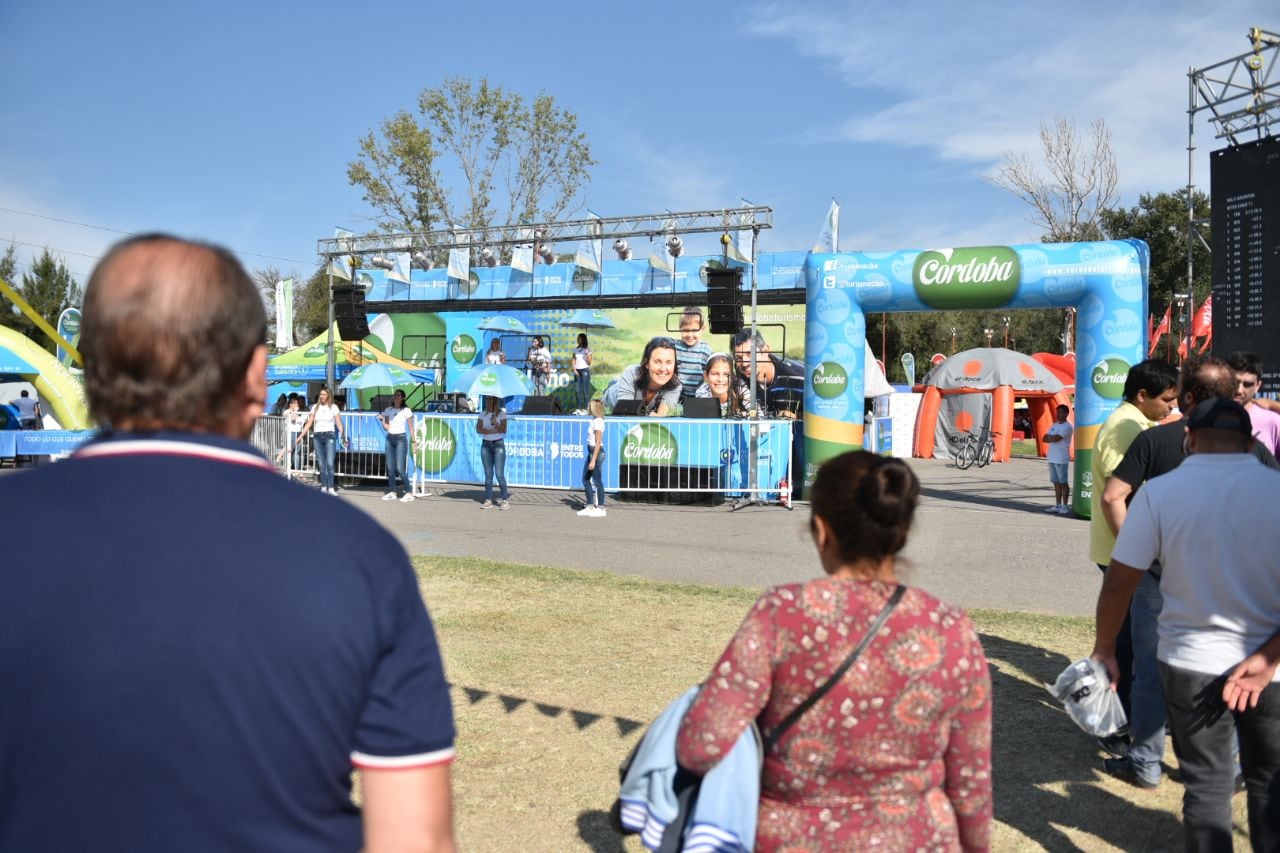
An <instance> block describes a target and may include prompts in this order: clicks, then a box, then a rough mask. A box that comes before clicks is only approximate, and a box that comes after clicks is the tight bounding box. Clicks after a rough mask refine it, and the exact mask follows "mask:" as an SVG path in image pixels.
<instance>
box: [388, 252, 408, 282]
mask: <svg viewBox="0 0 1280 853" xmlns="http://www.w3.org/2000/svg"><path fill="white" fill-rule="evenodd" d="M391 263H392V264H394V266H393V267H391V269H389V270H387V280H388V281H401V282H404V283H405V284H408V283H409V253H408V252H396V253H395V254H393V255H392V256H391Z"/></svg>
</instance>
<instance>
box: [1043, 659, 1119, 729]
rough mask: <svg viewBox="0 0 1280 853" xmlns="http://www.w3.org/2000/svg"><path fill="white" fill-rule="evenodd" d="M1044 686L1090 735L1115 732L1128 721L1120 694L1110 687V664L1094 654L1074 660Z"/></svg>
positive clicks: (1073, 719)
mask: <svg viewBox="0 0 1280 853" xmlns="http://www.w3.org/2000/svg"><path fill="white" fill-rule="evenodd" d="M1045 687H1046V688H1048V690H1049V692H1050V693H1052V694H1053V695H1054V696H1056V697H1057V698H1058V700H1059V701H1060V702H1062V704H1063V706H1064V707H1065V708H1066V709H1067V714H1068V715H1069V716H1070V717H1071V719H1072V721H1073V722H1075V724H1076V725H1077V726H1079V727H1080V728H1082V729H1084V730H1085V731H1086V732H1088V733H1089V734H1091V735H1095V736H1097V737H1106V736H1107V735H1113V734H1115V733H1116V732H1118V731H1120V730H1121V729H1123V728H1124V727H1125V726H1126V725H1128V723H1129V721H1128V720H1127V719H1125V716H1124V708H1123V707H1121V705H1120V697H1119V696H1118V695H1116V692H1115V691H1114V690H1112V689H1111V680H1110V679H1109V678H1108V677H1107V668H1106V667H1104V666H1103V665H1102V664H1101V663H1100V662H1098V661H1096V660H1094V659H1093V658H1085V659H1084V660H1078V661H1076V662H1075V663H1073V664H1071V666H1069V667H1067V668H1066V669H1064V670H1063V671H1062V674H1061V675H1059V676H1058V680H1057V681H1055V682H1054V683H1053V685H1052V686H1051V685H1048V684H1046V685H1045Z"/></svg>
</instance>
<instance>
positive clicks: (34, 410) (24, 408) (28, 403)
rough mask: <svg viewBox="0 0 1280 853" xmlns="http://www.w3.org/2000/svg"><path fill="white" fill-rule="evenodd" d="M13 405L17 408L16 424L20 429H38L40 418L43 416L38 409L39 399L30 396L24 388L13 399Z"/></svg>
mask: <svg viewBox="0 0 1280 853" xmlns="http://www.w3.org/2000/svg"><path fill="white" fill-rule="evenodd" d="M13 405H14V406H15V407H16V408H17V409H18V426H19V427H20V428H22V429H39V428H40V419H41V418H42V417H44V413H43V412H41V411H40V401H39V400H37V399H36V398H34V397H32V396H31V392H29V391H28V390H27V389H26V388H23V389H22V392H21V393H20V394H19V395H18V398H17V399H16V400H14V401H13Z"/></svg>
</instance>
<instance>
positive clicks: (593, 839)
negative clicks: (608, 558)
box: [578, 809, 626, 853]
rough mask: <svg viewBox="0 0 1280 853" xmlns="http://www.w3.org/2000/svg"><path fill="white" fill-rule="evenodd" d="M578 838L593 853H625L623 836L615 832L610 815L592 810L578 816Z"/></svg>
mask: <svg viewBox="0 0 1280 853" xmlns="http://www.w3.org/2000/svg"><path fill="white" fill-rule="evenodd" d="M578 837H579V838H581V839H582V841H583V843H584V844H586V845H587V847H589V848H590V849H591V851H592V853H625V851H626V848H625V847H624V846H623V845H622V836H621V835H619V834H618V833H617V832H616V831H614V828H613V826H612V825H611V824H610V822H609V813H608V812H604V811H600V810H599V809H591V810H588V811H585V812H582V813H580V814H579V815H578Z"/></svg>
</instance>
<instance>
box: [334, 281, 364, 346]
mask: <svg viewBox="0 0 1280 853" xmlns="http://www.w3.org/2000/svg"><path fill="white" fill-rule="evenodd" d="M333 319H334V321H335V322H336V323H337V324H338V334H339V335H341V336H342V339H343V340H344V341H362V340H364V339H365V338H366V337H367V336H368V334H369V319H368V317H367V316H366V315H365V310H364V288H363V287H354V286H352V285H350V284H342V285H335V286H334V288H333Z"/></svg>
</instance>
